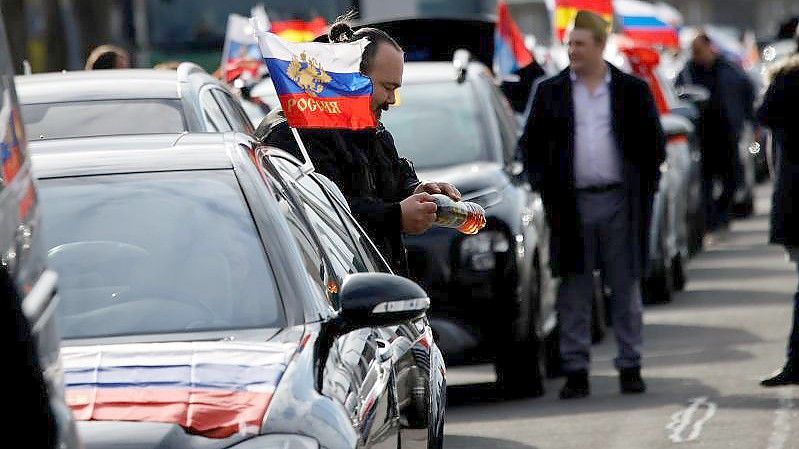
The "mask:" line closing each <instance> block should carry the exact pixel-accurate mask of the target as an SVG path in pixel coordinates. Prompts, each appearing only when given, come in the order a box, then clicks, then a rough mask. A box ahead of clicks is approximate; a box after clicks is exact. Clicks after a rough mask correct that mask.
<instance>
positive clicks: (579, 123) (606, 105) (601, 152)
mask: <svg viewBox="0 0 799 449" xmlns="http://www.w3.org/2000/svg"><path fill="white" fill-rule="evenodd" d="M570 76H571V80H572V100H573V101H574V178H575V183H576V185H577V188H578V189H579V188H585V187H594V186H604V185H607V184H614V183H620V182H622V173H621V155H620V153H619V150H618V147H617V145H616V138H615V137H614V134H613V117H612V116H611V108H610V69H609V68H608V69H607V73H606V75H605V79H604V82H603V83H601V84H600V85H599V86H598V87H597V88H596V89H595V90H594V92H590V91H589V89H588V86H586V85H585V83H584V82H583V81H582V80H581V79H580V78H579V77H578V76H577V74H575V73H574V72H571V73H570Z"/></svg>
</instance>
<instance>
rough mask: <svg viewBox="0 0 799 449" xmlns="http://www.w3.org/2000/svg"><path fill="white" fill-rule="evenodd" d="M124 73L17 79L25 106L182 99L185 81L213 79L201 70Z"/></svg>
mask: <svg viewBox="0 0 799 449" xmlns="http://www.w3.org/2000/svg"><path fill="white" fill-rule="evenodd" d="M191 66H192V67H186V68H185V69H182V70H177V71H176V70H155V69H123V70H83V71H75V72H54V73H41V74H35V75H21V76H17V77H15V79H14V81H15V83H16V85H17V93H18V96H19V99H20V102H21V103H22V104H38V103H59V102H69V101H88V100H115V99H119V100H131V99H154V98H158V99H175V100H176V99H179V98H180V84H179V82H180V81H182V80H183V79H185V77H188V76H189V75H191V76H203V77H207V78H208V80H209V81H213V78H212V77H211V76H210V75H208V74H207V73H205V72H204V71H202V70H201V69H199V67H193V64H192V65H191Z"/></svg>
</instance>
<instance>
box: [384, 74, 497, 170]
mask: <svg viewBox="0 0 799 449" xmlns="http://www.w3.org/2000/svg"><path fill="white" fill-rule="evenodd" d="M399 96H400V101H401V104H400V106H399V107H396V108H392V109H391V110H389V111H387V112H385V113H384V114H383V118H382V121H383V124H384V125H385V126H386V129H388V130H389V131H390V132H391V134H392V135H393V136H394V141H395V142H396V144H397V150H398V151H399V153H400V155H401V156H403V157H406V158H408V159H409V160H411V161H412V162H413V163H414V165H415V166H416V168H420V169H429V168H440V167H446V166H451V165H456V164H463V163H468V162H474V161H478V160H486V159H488V158H489V153H488V151H487V150H486V148H487V146H486V145H485V139H484V137H483V135H484V131H483V117H482V116H481V114H480V111H479V109H478V105H477V101H476V92H475V91H474V89H473V88H472V87H471V85H469V83H468V82H466V83H461V84H458V83H455V82H452V81H450V82H441V83H425V84H409V85H406V86H403V87H402V88H400V92H399Z"/></svg>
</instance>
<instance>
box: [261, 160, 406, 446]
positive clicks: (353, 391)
mask: <svg viewBox="0 0 799 449" xmlns="http://www.w3.org/2000/svg"><path fill="white" fill-rule="evenodd" d="M266 159H267V160H262V161H261V163H262V164H263V166H264V168H265V169H267V170H268V171H269V172H270V173H272V174H273V176H275V177H278V178H279V179H280V181H281V182H280V183H279V184H280V186H279V189H282V190H283V191H284V192H285V195H286V196H287V197H291V198H292V204H293V209H294V210H293V211H292V215H294V217H292V218H291V219H292V220H294V221H295V222H297V221H302V222H303V223H304V224H305V226H306V227H307V229H308V231H309V232H310V233H312V234H313V235H314V236H315V238H314V240H315V246H316V247H317V248H318V251H319V253H320V254H323V255H324V260H325V262H324V263H325V264H326V266H327V267H328V269H329V272H328V277H327V278H326V279H324V280H321V279H320V280H321V281H322V282H323V283H324V284H323V285H325V288H326V291H327V293H328V295H329V296H330V297H331V302H333V303H334V304H337V301H338V299H337V298H336V294H337V292H338V286H340V285H341V283H342V282H343V281H344V278H345V277H346V276H347V275H348V274H350V273H357V272H366V271H371V270H369V266H368V265H367V263H366V261H365V260H364V258H363V254H362V253H361V251H360V249H359V248H358V247H357V246H356V244H355V242H354V240H352V239H351V238H350V236H349V234H348V231H347V229H346V228H345V227H344V224H343V223H342V221H341V220H340V218H339V217H338V215H337V213H336V212H335V210H334V209H333V208H332V204H331V202H330V199H329V197H328V196H327V195H326V194H325V192H324V190H323V189H322V188H321V186H320V185H319V184H318V183H317V182H316V181H315V180H314V179H313V178H311V177H309V176H303V175H301V173H300V170H299V165H298V164H297V163H295V162H294V161H291V160H290V159H287V158H282V157H274V156H272V157H269V156H267V158H266ZM273 190H274V189H273ZM287 218H288V217H287ZM382 337H383V335H382V334H381V333H380V332H379V329H377V328H365V329H358V330H355V331H352V332H349V333H347V334H344V335H341V336H339V337H337V338H336V339H335V340H334V341H333V343H332V345H331V347H330V348H329V354H328V357H327V360H326V361H325V364H324V368H323V373H322V385H321V386H322V393H323V394H325V395H327V396H330V397H331V398H333V399H335V400H338V401H339V402H340V403H341V404H342V406H344V408H345V409H346V410H347V412H348V413H349V414H350V418H351V419H352V422H353V423H354V425H355V427H356V430H357V431H358V432H359V434H360V437H361V443H362V444H363V446H364V447H369V448H381V449H382V448H396V447H398V444H399V410H398V405H397V397H396V385H395V378H394V370H393V358H392V348H391V345H390V342H388V341H387V340H386V339H385V338H382Z"/></svg>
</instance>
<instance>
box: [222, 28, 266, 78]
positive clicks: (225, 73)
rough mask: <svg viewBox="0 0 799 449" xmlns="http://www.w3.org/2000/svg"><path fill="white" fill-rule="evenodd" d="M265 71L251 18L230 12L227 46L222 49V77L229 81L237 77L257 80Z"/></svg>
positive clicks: (226, 36) (226, 37) (226, 35)
mask: <svg viewBox="0 0 799 449" xmlns="http://www.w3.org/2000/svg"><path fill="white" fill-rule="evenodd" d="M265 71H266V68H265V67H264V62H263V59H261V52H260V50H258V41H257V40H256V39H255V34H254V33H253V28H252V25H250V19H249V18H247V17H244V16H240V15H238V14H230V15H229V16H228V19H227V32H226V33H225V46H224V47H223V50H222V79H224V80H225V81H226V82H228V83H230V82H232V81H233V80H235V79H236V78H249V79H251V80H254V81H257V80H259V79H260V78H261V77H262V76H263V75H264V72H265Z"/></svg>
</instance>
